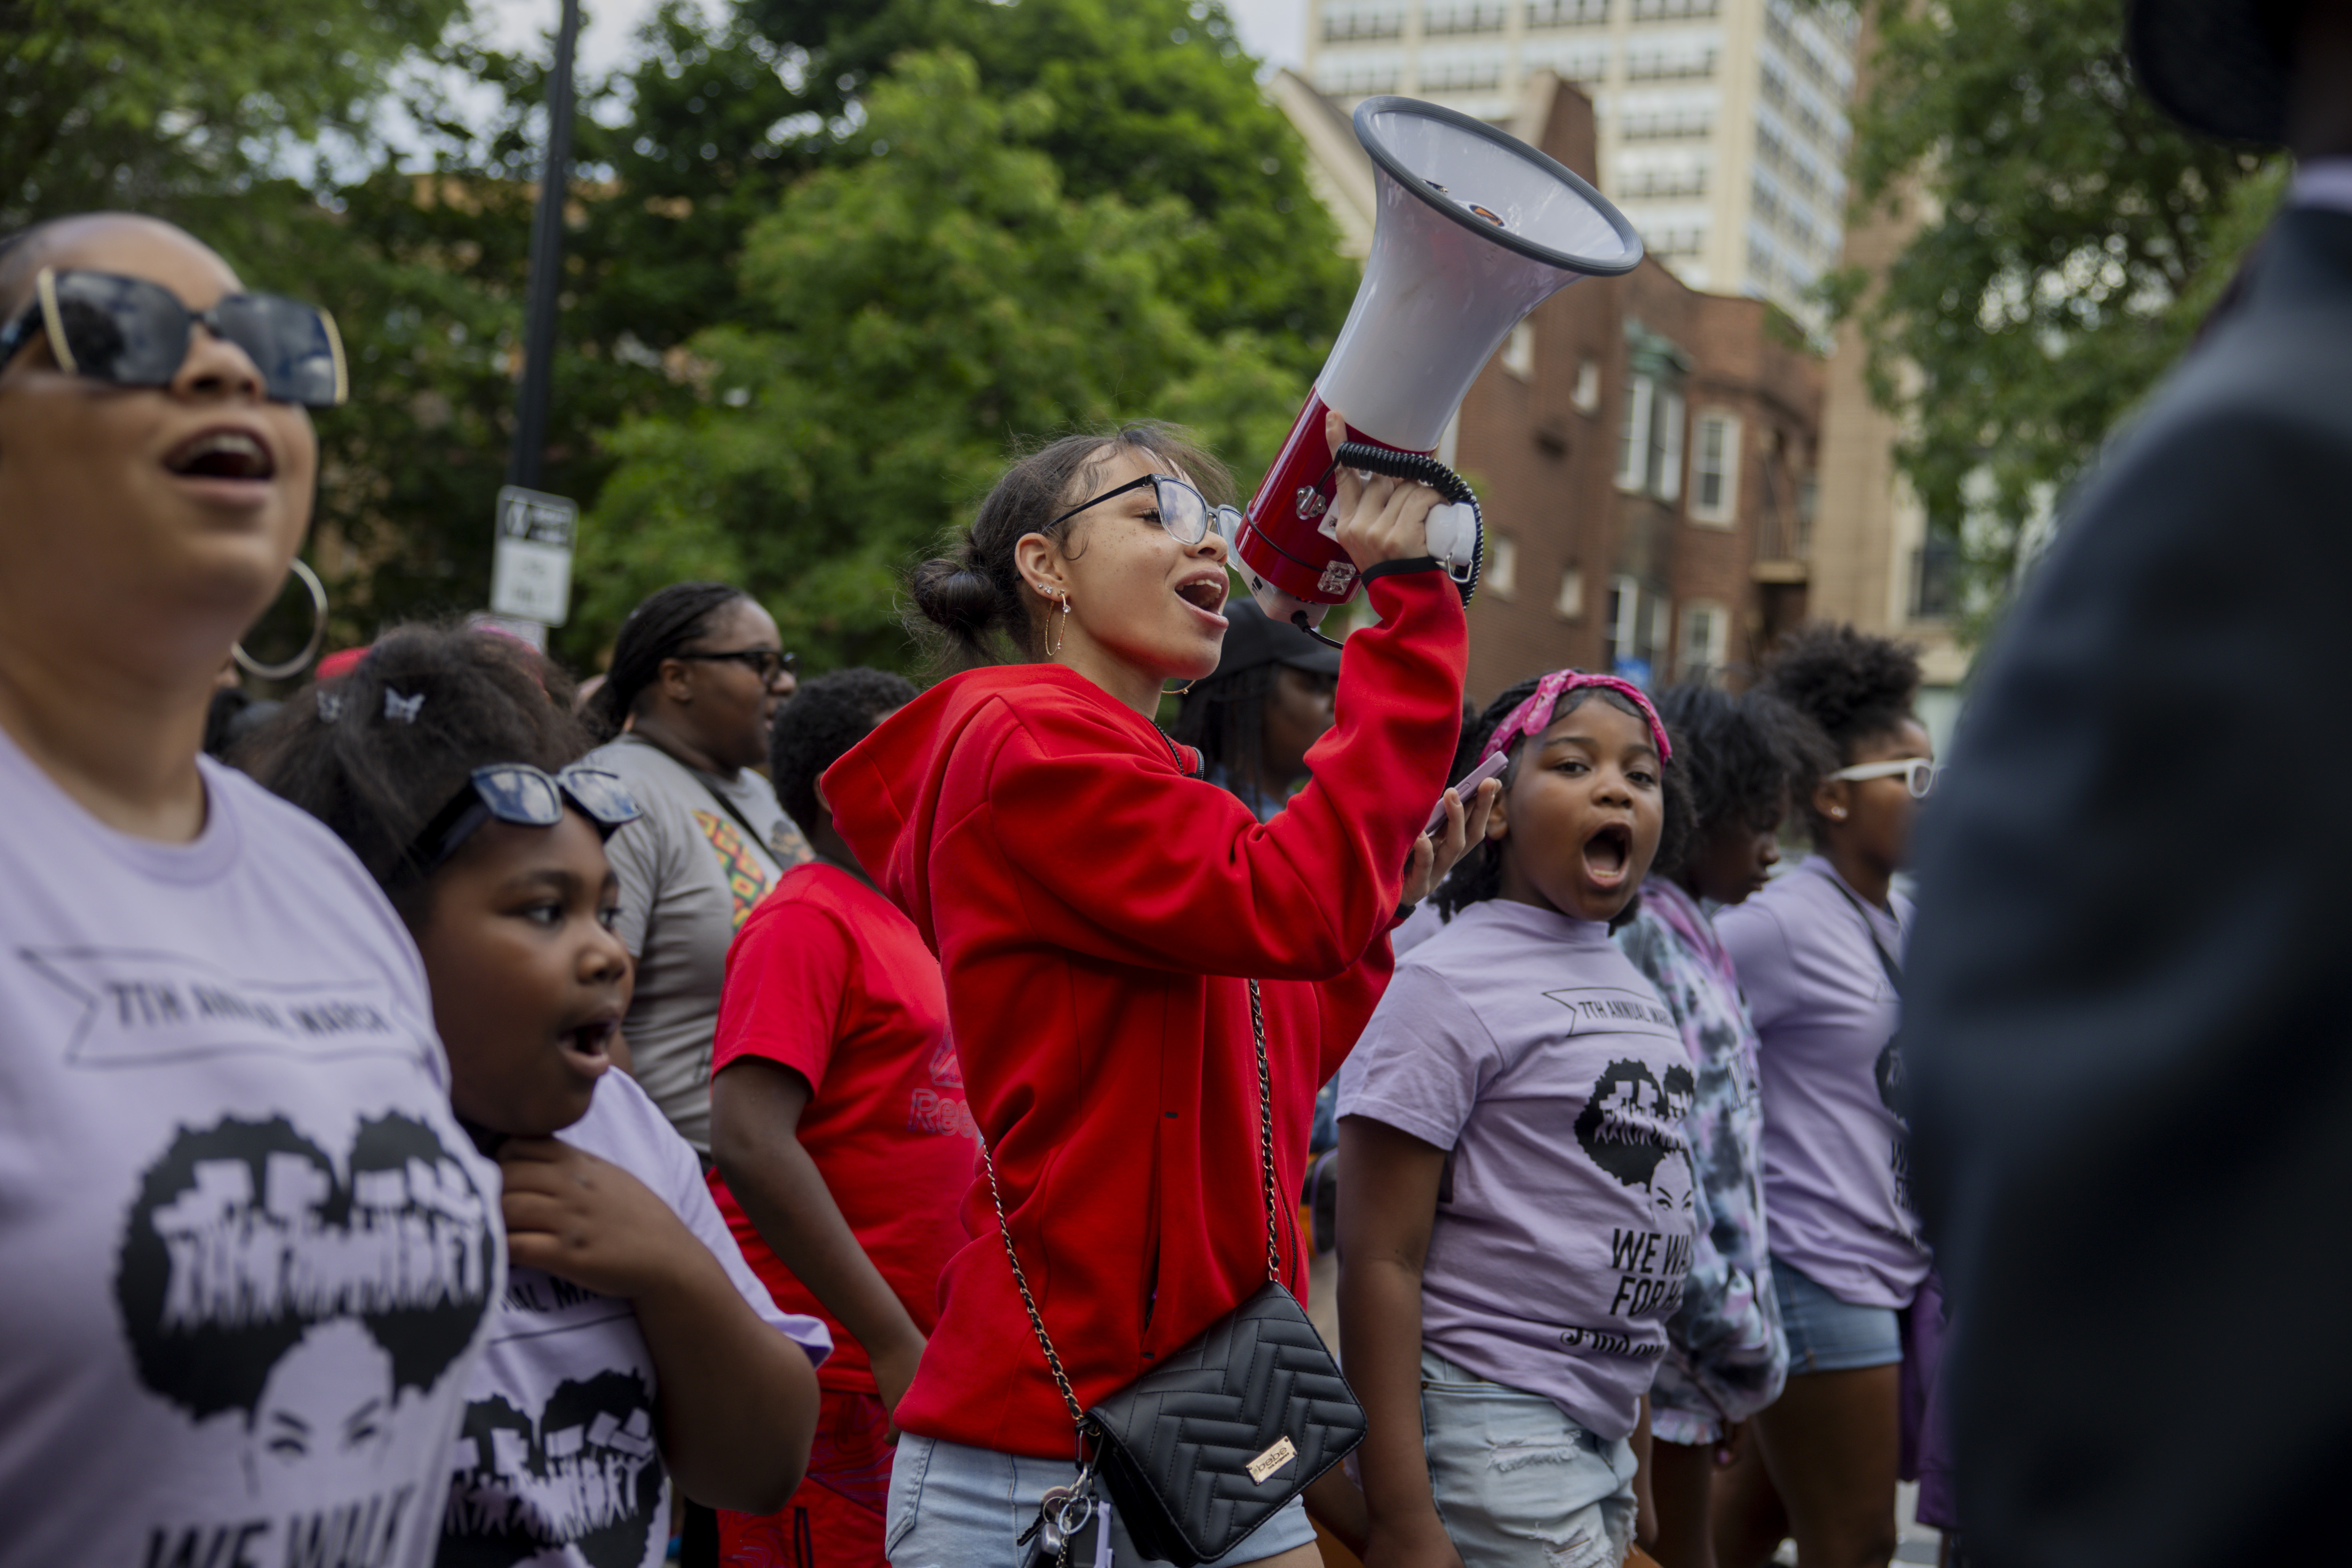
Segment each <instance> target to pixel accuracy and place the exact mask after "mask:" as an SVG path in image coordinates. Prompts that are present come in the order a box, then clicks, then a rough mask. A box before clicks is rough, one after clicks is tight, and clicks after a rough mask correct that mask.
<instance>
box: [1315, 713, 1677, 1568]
mask: <svg viewBox="0 0 2352 1568" xmlns="http://www.w3.org/2000/svg"><path fill="white" fill-rule="evenodd" d="M1483 724H1484V727H1485V730H1486V742H1485V750H1484V753H1483V754H1484V755H1485V756H1486V757H1489V758H1491V757H1494V756H1496V755H1504V756H1507V757H1508V758H1509V765H1508V766H1507V768H1506V770H1505V771H1504V773H1503V789H1502V794H1501V795H1499V796H1498V797H1496V801H1495V804H1494V805H1493V807H1492V809H1491V811H1490V813H1489V816H1488V820H1487V826H1486V836H1485V839H1484V841H1483V842H1482V843H1481V844H1480V845H1479V846H1478V847H1476V848H1475V849H1474V850H1472V851H1471V852H1470V853H1469V854H1468V855H1466V856H1465V857H1464V858H1463V860H1462V861H1461V863H1460V865H1459V866H1458V867H1457V868H1456V869H1455V871H1454V875H1453V876H1452V877H1451V878H1450V879H1448V880H1447V882H1446V884H1445V886H1444V888H1442V889H1440V890H1439V892H1438V893H1437V895H1436V898H1437V901H1438V904H1439V907H1440V909H1441V910H1443V911H1444V914H1445V915H1446V917H1447V921H1448V923H1447V924H1446V926H1445V928H1444V930H1443V931H1440V932H1438V934H1436V935H1435V936H1433V937H1431V938H1430V939H1429V940H1428V941H1427V942H1423V944H1422V945H1420V946H1419V947H1416V948H1415V949H1413V951H1412V952H1411V953H1410V954H1409V955H1408V956H1407V957H1405V958H1404V959H1402V961H1400V963H1399V964H1398V966H1397V972H1396V977H1395V978H1394V980H1392V981H1391V983H1390V986H1389V990H1388V993H1387V994H1386V995H1385V996H1384V997H1383V998H1382V1000H1381V1005H1380V1007H1379V1008H1378V1010H1377V1011H1376V1012H1375V1013H1374V1014H1373V1016H1372V1021H1371V1023H1370V1026H1369V1027H1367V1028H1366V1030H1365V1032H1364V1035H1363V1037H1362V1039H1361V1041H1360V1043H1359V1044H1358V1046H1357V1047H1356V1049H1355V1052H1354V1054H1353V1055H1351V1056H1350V1057H1349V1058H1348V1062H1347V1065H1346V1066H1345V1067H1344V1068H1341V1069H1340V1074H1339V1117H1340V1121H1339V1185H1340V1201H1339V1252H1340V1256H1341V1258H1343V1259H1344V1261H1343V1263H1342V1265H1341V1268H1340V1275H1339V1333H1340V1342H1341V1345H1342V1347H1343V1352H1344V1357H1345V1361H1346V1363H1347V1368H1348V1376H1349V1382H1350V1383H1352V1384H1354V1386H1355V1388H1356V1391H1357V1393H1358V1394H1359V1396H1360V1398H1361V1400H1362V1401H1363V1405H1364V1410H1365V1413H1366V1415H1367V1416H1368V1417H1369V1419H1370V1431H1369V1434H1368V1436H1367V1437H1366V1439H1365V1443H1364V1446H1363V1447H1362V1448H1361V1449H1360V1453H1359V1464H1360V1468H1361V1472H1362V1478H1363V1486H1364V1495H1365V1500H1366V1503H1367V1505H1368V1507H1369V1509H1370V1536H1371V1540H1370V1548H1371V1549H1370V1552H1368V1553H1367V1558H1368V1560H1380V1561H1386V1562H1391V1563H1411V1564H1412V1565H1413V1568H1461V1565H1462V1564H1463V1563H1477V1564H1482V1565H1483V1564H1488V1563H1495V1564H1514V1565H1516V1564H1519V1563H1527V1564H1529V1565H1530V1568H1534V1565H1536V1564H1538V1563H1542V1562H1543V1561H1544V1560H1545V1555H1544V1546H1545V1543H1547V1542H1549V1543H1551V1544H1552V1545H1553V1546H1554V1547H1557V1546H1558V1545H1559V1544H1560V1543H1564V1542H1572V1541H1576V1540H1578V1539H1583V1540H1585V1541H1587V1542H1591V1546H1592V1548H1593V1550H1592V1551H1591V1554H1590V1555H1589V1556H1586V1557H1579V1558H1578V1561H1579V1562H1586V1561H1590V1562H1594V1563H1601V1562H1605V1563H1609V1564H1611V1565H1612V1568H1614V1565H1615V1564H1617V1563H1622V1560H1623V1558H1624V1555H1625V1550H1626V1547H1627V1545H1628V1543H1629V1542H1630V1541H1631V1539H1632V1537H1633V1520H1634V1503H1633V1478H1634V1468H1635V1466H1634V1454H1633V1444H1632V1442H1631V1439H1632V1437H1633V1434H1634V1430H1635V1428H1636V1426H1637V1425H1638V1424H1639V1421H1640V1417H1641V1406H1642V1399H1643V1394H1645V1393H1646V1392H1647V1391H1648V1389H1649V1386H1650V1380H1651V1376H1652V1373H1654V1370H1655V1368H1656V1366H1657V1363H1658V1358H1659V1356H1660V1355H1661V1354H1662V1352H1664V1348H1665V1325H1666V1321H1667V1320H1668V1319H1669V1318H1670V1317H1672V1316H1673V1315H1674V1312H1675V1307H1676V1305H1677V1304H1678V1303H1679V1301H1680V1300H1681V1295H1682V1282H1683V1278H1684V1275H1685V1272H1686V1271H1687V1269H1688V1268H1689V1265H1690V1257H1691V1244H1692V1224H1693V1221H1692V1214H1693V1208H1692V1180H1691V1166H1690V1161H1689V1157H1688V1142H1687V1139H1686V1134H1685V1130H1684V1115H1683V1113H1684V1111H1685V1110H1686V1109H1687V1108H1688V1106H1689V1104H1690V1102H1691V1099H1692V1095H1693V1092H1694V1089H1695V1081H1694V1078H1693V1074H1692V1071H1691V1067H1690V1060H1689V1058H1688V1056H1687V1055H1686V1054H1685V1051H1684V1049H1683V1044H1682V1038H1681V1035H1680V1033H1679V1031H1678V1030H1677V1028H1676V1026H1675V1020H1674V1015H1673V1014H1672V1013H1671V1012H1669V1011H1667V1009H1666V1007H1665V1005H1664V1003H1662V1002H1661V1001H1660V1000H1659V997H1658V994H1657V993H1656V991H1655V990H1654V989H1653V988H1652V987H1651V985H1650V983H1649V982H1648V981H1647V980H1645V979H1643V976H1642V973H1641V972H1640V971H1639V970H1637V969H1636V968H1634V967H1633V963H1631V962H1630V961H1628V960H1627V959H1626V958H1625V956H1624V955H1623V954H1622V952H1619V950H1618V949H1617V947H1616V945H1615V944H1614V943H1613V942H1611V940H1610V936H1609V932H1610V928H1611V925H1612V922H1615V921H1620V920H1622V918H1623V917H1624V916H1625V915H1626V913H1627V912H1628V910H1630V908H1631V906H1632V905H1633V900H1634V898H1635V896H1636V892H1637V889H1639V888H1640V886H1641V883H1642V879H1643V877H1644V876H1645V875H1646V874H1647V873H1648V870H1649V868H1650V863H1651V861H1652V860H1653V859H1654V858H1655V857H1656V855H1657V854H1658V851H1659V847H1660V844H1661V841H1662V840H1678V839H1679V838H1680V837H1681V835H1682V826H1683V819H1684V816H1685V807H1684V805H1683V803H1682V794H1681V790H1682V785H1681V780H1680V775H1679V770H1678V769H1677V768H1676V767H1675V765H1674V764H1673V761H1672V759H1673V755H1674V746H1673V742H1672V741H1671V740H1670V739H1669V737H1668V736H1667V734H1666V731H1665V727H1664V725H1663V724H1662V723H1660V722H1659V720H1658V716H1657V712H1656V710H1654V709H1653V708H1652V707H1651V706H1650V702H1649V700H1648V699H1647V698H1646V697H1644V696H1643V694H1642V692H1641V691H1640V690H1639V689H1637V688H1635V687H1633V686H1631V685H1629V684H1627V683H1626V682H1624V681H1622V680H1617V679H1612V678H1610V677H1607V676H1592V675H1586V674H1583V673H1581V672H1580V671H1577V670H1566V669H1564V670H1558V671H1555V672H1554V673H1552V674H1550V675H1547V676H1545V677H1543V678H1542V679H1540V680H1533V681H1524V682H1521V683H1520V684H1519V685H1518V686H1517V687H1514V688H1513V689H1511V690H1509V691H1507V692H1506V693H1504V694H1503V696H1502V698H1501V699H1500V700H1497V701H1496V702H1495V703H1494V704H1493V705H1491V706H1490V707H1489V708H1488V709H1487V710H1486V713H1485V715H1484V716H1483ZM1531 1452H1542V1453H1544V1454H1545V1455H1546V1456H1547V1458H1548V1462H1546V1463H1544V1464H1540V1465H1524V1464H1514V1463H1512V1462H1510V1458H1511V1455H1512V1454H1513V1453H1531ZM1554 1455H1559V1456H1565V1458H1562V1459H1561V1460H1559V1462H1549V1457H1550V1456H1554Z"/></svg>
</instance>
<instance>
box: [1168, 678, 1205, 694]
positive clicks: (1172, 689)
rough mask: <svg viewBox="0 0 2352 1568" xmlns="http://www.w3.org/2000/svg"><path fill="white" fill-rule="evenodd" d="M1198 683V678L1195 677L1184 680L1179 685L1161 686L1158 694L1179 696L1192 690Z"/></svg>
mask: <svg viewBox="0 0 2352 1568" xmlns="http://www.w3.org/2000/svg"><path fill="white" fill-rule="evenodd" d="M1200 684H1201V682H1200V680H1199V679H1197V678H1196V679H1192V680H1188V681H1186V682H1185V683H1184V684H1183V685H1181V686H1163V687H1161V688H1160V696H1162V697H1181V696H1183V695H1184V693H1186V692H1187V691H1190V690H1192V688H1194V687H1196V686H1198V685H1200Z"/></svg>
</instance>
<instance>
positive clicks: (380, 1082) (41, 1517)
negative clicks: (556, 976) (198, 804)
mask: <svg viewBox="0 0 2352 1568" xmlns="http://www.w3.org/2000/svg"><path fill="white" fill-rule="evenodd" d="M202 766H203V770H204V784H205V795H206V799H207V810H206V815H205V826H204V830H203V832H202V833H200V834H199V835H198V836H197V837H196V838H195V840H194V842H193V843H189V844H179V845H174V844H158V843H152V842H150V841H147V840H144V839H138V838H132V837H126V836H124V835H122V834H120V833H116V832H114V831H112V830H110V829H109V828H107V827H105V826H102V825H100V823H99V822H98V821H97V820H96V819H95V818H93V817H92V816H89V813H87V812H85V811H84V810H82V809H81V807H80V806H79V805H76V804H75V803H74V802H73V801H72V800H71V799H69V798H68V796H67V795H65V794H64V793H63V792H62V791H61V790H59V789H58V787H57V785H56V784H54V783H52V782H51V781H50V780H49V778H48V777H47V775H46V774H44V773H41V772H40V771H39V770H38V769H37V768H36V767H35V766H34V765H33V764H32V763H30V762H29V761H28V760H27V759H26V756H25V755H24V753H23V752H20V751H19V750H17V748H16V745H15V744H14V743H13V742H11V741H10V740H9V738H8V737H7V736H6V735H5V734H0V821H5V823H6V824H7V826H6V828H5V831H0V887H5V889H6V893H5V896H0V1412H5V1415H0V1520H5V1521H6V1530H5V1538H0V1563H133V1564H136V1563H155V1564H163V1563H190V1564H200V1563H203V1564H218V1565H221V1568H227V1565H228V1564H232V1563H255V1564H268V1565H271V1568H276V1565H278V1564H281V1563H309V1562H325V1561H338V1562H352V1563H361V1562H364V1563H376V1564H382V1565H383V1568H421V1565H422V1564H425V1563H430V1562H432V1561H433V1556H434V1552H435V1549H436V1546H437V1545H438V1543H439V1540H440V1515H441V1504H442V1500H443V1499H444V1498H445V1497H446V1495H447V1490H448V1479H447V1471H446V1463H447V1457H448V1452H449V1442H450V1438H451V1436H452V1435H453V1434H454V1433H455V1431H456V1429H457V1420H458V1416H459V1415H460V1414H461V1412H462V1410H463V1408H464V1396H465V1389H466V1379H467V1373H468V1371H469V1369H470V1368H471V1366H472V1363H473V1362H474V1359H475V1357H476V1356H477V1354H478V1353H479V1351H480V1347H481V1344H482V1339H483V1334H484V1330H485V1326H486V1325H487V1323H488V1321H489V1317H490V1312H491V1308H492V1305H493V1303H495V1302H496V1301H497V1300H498V1296H499V1290H500V1289H502V1288H503V1286H504V1282H505V1278H506V1240H505V1235H504V1231H503V1229H502V1227H501V1226H500V1224H499V1173H498V1169H497V1167H495V1166H493V1165H491V1164H490V1163H488V1162H487V1161H485V1160H483V1159H482V1158H481V1157H480V1156H479V1155H478V1154H477V1153H476V1152H474V1147H473V1144H472V1143H471V1142H469V1141H468V1140H467V1137H466V1135H465V1134H464V1132H462V1131H460V1130H459V1129H458V1127H457V1121H456V1119H455V1118H454V1117H453V1116H452V1115H451V1114H450V1110H449V1101H448V1075H447V1068H446V1063H445V1061H444V1059H443V1057H442V1052H441V1043H440V1041H439V1039H438V1038H437V1037H436V1036H435V1033H434V1029H433V1016H432V1005H431V1003H430V1001H429V1000H428V999H427V997H426V994H425V973H424V969H423V966H422V965H421V964H420V963H419V962H418V960H417V955H416V947H415V943H414V942H411V941H410V940H409V937H408V933H407V931H405V930H404V929H403V928H402V926H401V924H400V921H399V920H398V919H397V917H395V916H394V913H393V911H392V906H391V905H390V904H388V903H386V902H385V901H384V899H383V894H382V893H381V892H379V891H378V890H377V889H376V886H375V883H374V882H373V880H372V879H370V878H369V876H368V874H367V872H366V871H365V870H364V869H362V868H361V866H360V863H359V862H358V861H357V860H356V859H354V858H352V853H351V851H350V850H348V849H346V848H345V847H343V845H342V843H341V841H340V840H338V839H337V838H336V837H334V836H333V835H332V834H331V833H329V832H328V831H327V829H326V828H325V827H324V826H320V824H319V823H318V822H317V821H316V820H315V819H313V818H312V817H310V816H308V815H306V814H304V813H303V812H301V811H299V810H298V809H296V808H295V807H293V806H291V805H288V804H287V803H286V802H284V801H282V800H279V799H278V798H276V797H275V796H273V795H268V794H266V793H264V792H263V791H262V790H261V788H260V787H259V786H258V785H257V784H254V783H253V782H252V781H251V780H249V779H247V778H245V777H244V776H243V775H241V774H238V773H231V772H229V771H228V770H227V769H226V768H221V767H218V766H215V765H214V764H213V763H210V762H209V761H208V760H207V761H205V763H203V764H202Z"/></svg>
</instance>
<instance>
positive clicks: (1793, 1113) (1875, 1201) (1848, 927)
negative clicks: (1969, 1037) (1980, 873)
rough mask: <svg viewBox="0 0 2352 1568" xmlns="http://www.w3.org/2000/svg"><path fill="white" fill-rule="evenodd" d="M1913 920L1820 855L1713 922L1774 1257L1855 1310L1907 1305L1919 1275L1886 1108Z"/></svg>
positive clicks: (1894, 1078)
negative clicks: (1756, 1102)
mask: <svg viewBox="0 0 2352 1568" xmlns="http://www.w3.org/2000/svg"><path fill="white" fill-rule="evenodd" d="M1857 904H1859V905H1861V908H1859V909H1857V908H1856V907H1855V906H1856V905H1857ZM1910 919H1911V905H1910V902H1909V900H1906V899H1905V898H1904V897H1903V896H1902V895H1901V894H1899V893H1898V894H1896V895H1895V913H1894V914H1893V915H1891V916H1890V915H1889V914H1888V913H1887V912H1886V911H1885V910H1881V909H1879V908H1877V907H1875V906H1874V905H1872V904H1871V903H1870V902H1868V900H1864V899H1863V898H1861V896H1860V895H1858V894H1856V893H1854V892H1853V889H1849V888H1847V887H1846V885H1845V883H1844V882H1843V881H1842V880H1841V879H1839V877H1838V874H1837V873H1836V872H1835V871H1833V870H1832V869H1830V863H1829V862H1828V861H1827V860H1824V859H1822V858H1821V857H1820V856H1818V855H1815V856H1812V857H1811V858H1808V859H1806V861H1805V862H1804V863H1803V864H1802V865H1801V866H1799V867H1798V868H1796V869H1795V870H1793V871H1790V872H1789V873H1788V874H1787V875H1786V876H1783V877H1779V878H1776V879H1774V880H1773V881H1772V882H1771V884H1770V885H1769V886H1768V887H1767V888H1765V889H1764V890H1763V891H1762V892H1760V893H1759V894H1757V895H1756V896H1755V897H1754V898H1752V899H1749V900H1748V901H1747V902H1746V903H1744V904H1738V905H1735V906H1734V907H1732V908H1730V909H1727V910H1724V911H1723V912H1721V913H1720V914H1718V915H1717V916H1716V918H1715V926H1716V930H1717V932H1718V933H1719V934H1720V935H1721V936H1722V938H1723V945H1724V946H1725V947H1726V948H1727V949H1729V950H1730V952H1731V959H1732V963H1734V964H1735V965H1736V966H1737V967H1738V972H1739V984H1740V989H1741V990H1743V991H1745V992H1746V993H1747V994H1748V1015H1749V1016H1750V1017H1752V1018H1753V1019H1754V1020H1755V1022H1756V1034H1757V1038H1758V1041H1759V1052H1758V1055H1759V1060H1760V1062H1761V1065H1762V1068H1763V1082H1764V1212H1765V1223H1766V1226H1767V1231H1768V1234H1769V1237H1770V1238H1771V1242H1772V1256H1773V1257H1775V1258H1779V1259H1780V1261H1781V1262H1783V1263H1786V1264H1788V1265H1789V1266H1790V1267H1791V1268H1795V1269H1796V1270H1797V1271H1798V1272H1799V1273H1801V1274H1802V1275H1804V1276H1805V1277H1806V1278H1808V1279H1811V1280H1812V1281H1813V1282H1814V1283H1815V1284H1817V1285H1819V1286H1821V1287H1822V1289H1824V1290H1827V1291H1828V1292H1829V1293H1830V1294H1831V1295H1832V1296H1835V1297H1837V1298H1838V1299H1839V1300H1842V1301H1850V1302H1852V1303H1853V1305H1855V1306H1857V1307H1898V1308H1899V1307H1907V1306H1909V1305H1910V1304H1911V1298H1912V1296H1913V1295H1914V1294H1915V1293H1916V1291H1917V1290H1918V1289H1919V1281H1920V1280H1921V1279H1925V1278H1927V1265H1928V1253H1927V1243H1926V1242H1924V1241H1922V1240H1921V1239H1920V1237H1919V1217H1918V1215H1917V1214H1916V1213H1915V1212H1914V1210H1913V1207H1912V1199H1911V1146H1910V1132H1909V1130H1908V1129H1907V1128H1906V1126H1905V1125H1904V1123H1903V1121H1902V1120H1901V1119H1900V1118H1899V1117H1898V1116H1897V1115H1896V1114H1895V1109H1894V1100H1895V1090H1896V1088H1897V1087H1898V1086H1899V1085H1900V1084H1901V1082H1902V1076H1903V1064H1902V1059H1901V1057H1900V1056H1899V1054H1898V1053H1897V1051H1896V1049H1895V1024H1896V1023H1897V1022H1898V1021H1899V1019H1900V1009H1899V1007H1898V1005H1897V1003H1896V1001H1895V985H1894V982H1893V981H1892V979H1890V977H1889V976H1888V973H1887V968H1888V963H1889V962H1890V961H1892V962H1895V963H1899V962H1900V957H1901V954H1902V952H1903V939H1904V931H1905V930H1906V928H1907V927H1908V925H1909V924H1910ZM1882 946H1883V947H1884V949H1885V952H1881V947H1882Z"/></svg>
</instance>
